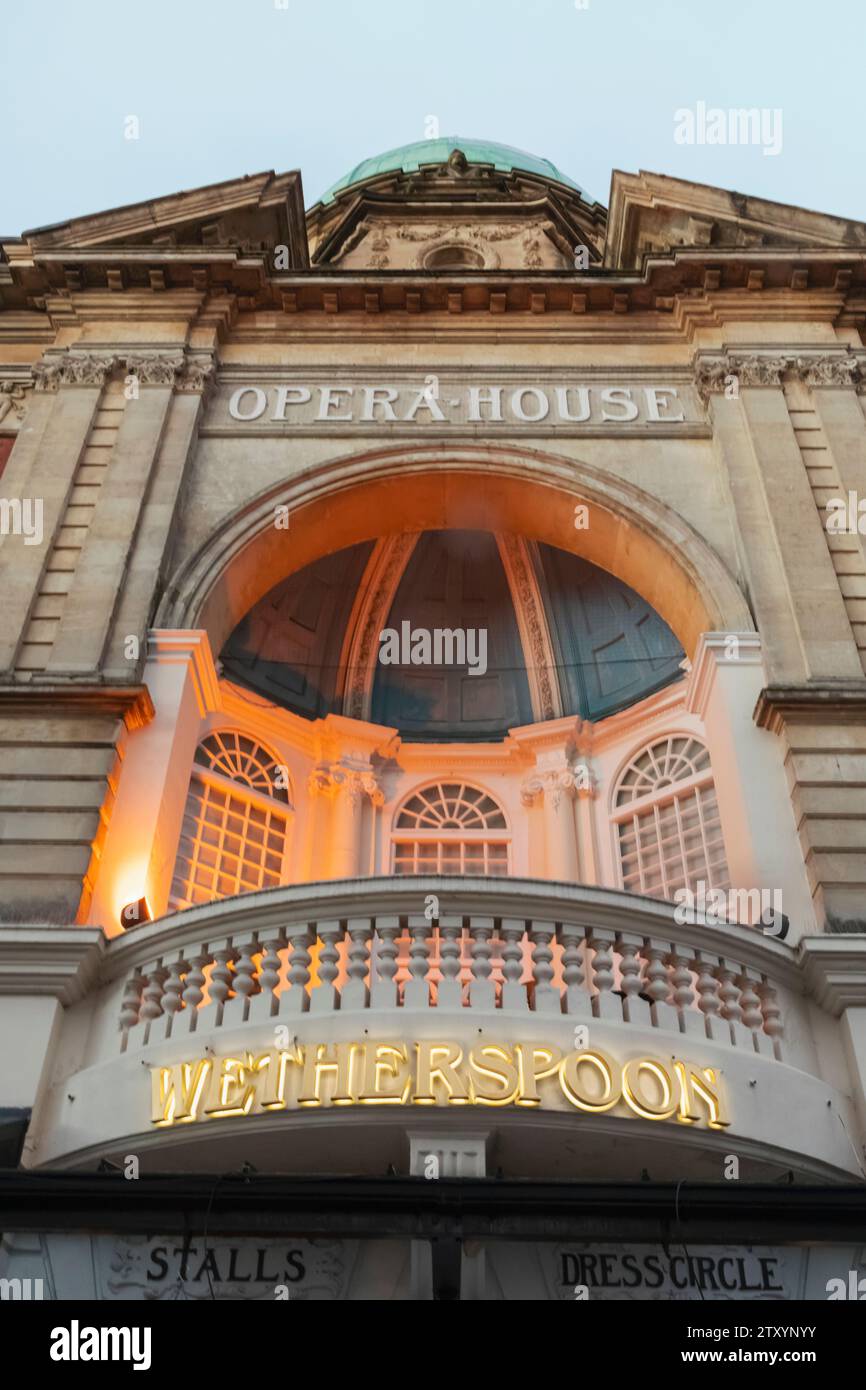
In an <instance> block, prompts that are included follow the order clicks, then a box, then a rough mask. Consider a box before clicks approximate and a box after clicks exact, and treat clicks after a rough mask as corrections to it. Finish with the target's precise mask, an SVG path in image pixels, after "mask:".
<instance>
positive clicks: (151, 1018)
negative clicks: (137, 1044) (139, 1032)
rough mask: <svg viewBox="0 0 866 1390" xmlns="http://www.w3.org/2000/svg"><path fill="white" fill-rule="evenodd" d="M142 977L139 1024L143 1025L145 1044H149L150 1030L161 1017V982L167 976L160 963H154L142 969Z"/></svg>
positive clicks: (166, 971)
mask: <svg viewBox="0 0 866 1390" xmlns="http://www.w3.org/2000/svg"><path fill="white" fill-rule="evenodd" d="M144 975H145V977H146V980H147V983H146V984H145V986H144V990H143V992H142V996H141V1015H140V1018H141V1022H142V1023H143V1024H144V1038H143V1041H144V1042H145V1043H148V1042H150V1030H151V1026H152V1025H153V1023H154V1022H155V1021H156V1019H158V1018H161V1017H162V992H163V982H164V980H165V978H166V976H167V975H168V970H167V969H166V968H165V966H164V965H163V964H162V962H161V961H155V962H154V963H153V964H152V965H146V966H145V967H144Z"/></svg>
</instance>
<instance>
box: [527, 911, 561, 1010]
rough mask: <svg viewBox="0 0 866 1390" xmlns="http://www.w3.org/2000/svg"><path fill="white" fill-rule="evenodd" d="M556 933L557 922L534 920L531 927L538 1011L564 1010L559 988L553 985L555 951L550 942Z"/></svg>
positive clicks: (534, 992)
mask: <svg viewBox="0 0 866 1390" xmlns="http://www.w3.org/2000/svg"><path fill="white" fill-rule="evenodd" d="M555 935H556V923H555V922H533V923H532V925H531V927H530V929H529V939H530V941H531V942H532V978H533V981H534V985H535V988H534V990H533V1004H534V1008H535V1011H536V1013H540V1014H558V1013H560V1012H561V1011H562V1000H561V998H560V995H559V990H558V989H554V987H553V983H552V981H553V952H552V950H551V949H550V943H551V941H552V940H553V938H554V936H555Z"/></svg>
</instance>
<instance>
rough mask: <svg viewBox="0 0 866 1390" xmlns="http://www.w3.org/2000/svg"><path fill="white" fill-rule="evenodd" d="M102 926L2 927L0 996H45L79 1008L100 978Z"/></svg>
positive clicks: (103, 943)
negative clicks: (76, 1004)
mask: <svg viewBox="0 0 866 1390" xmlns="http://www.w3.org/2000/svg"><path fill="white" fill-rule="evenodd" d="M105 948H106V940H105V936H104V934H103V932H102V929H101V928H100V927H65V926H56V927H55V926H49V925H45V926H27V927H19V926H6V925H0V995H4V994H5V995H16V996H19V997H20V996H23V995H41V996H48V997H53V998H55V999H57V1000H58V1001H59V1002H60V1003H61V1004H63V1005H68V1004H74V1003H76V1001H77V1000H79V999H83V998H84V996H85V995H86V994H88V993H89V991H90V990H91V988H92V987H93V985H94V984H95V982H96V981H97V979H98V977H99V972H100V968H101V965H102V961H103V958H104V956H105Z"/></svg>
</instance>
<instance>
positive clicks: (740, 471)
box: [697, 352, 863, 683]
mask: <svg viewBox="0 0 866 1390" xmlns="http://www.w3.org/2000/svg"><path fill="white" fill-rule="evenodd" d="M791 370H797V359H796V357H795V354H794V353H793V352H792V353H791V354H790V355H788V356H778V355H773V354H769V353H767V354H760V353H745V352H744V353H729V354H727V355H726V356H724V357H718V356H716V357H706V356H703V357H699V359H698V362H697V382H698V389H699V390H700V391H701V394H702V395H703V397H704V399H705V400H709V401H711V405H710V411H711V416H712V421H713V431H714V435H715V438H716V440H717V443H718V445H719V448H720V452H721V456H722V460H723V463H724V465H725V468H726V471H727V474H728V479H729V482H730V486H731V494H732V497H733V501H734V506H735V509H736V512H737V528H738V530H739V532H740V554H741V561H742V563H743V567H744V570H745V573H746V576H747V578H748V583H749V590H750V597H751V600H752V603H753V605H754V608H755V613H756V617H757V621H758V625H759V627H760V630H761V632H762V633H764V634H766V641H767V665H768V681H769V682H770V683H773V682H785V683H790V682H796V681H802V680H808V679H823V678H846V677H847V678H862V675H863V671H862V668H861V666H860V661H859V657H858V654H857V648H856V645H855V643H854V637H853V634H852V631H851V624H850V622H849V620H848V615H847V613H846V612H845V606H844V603H843V600H842V594H841V592H840V589H839V582H838V579H837V577H836V572H835V570H834V568H833V564H832V561H831V558H830V554H829V551H828V549H827V544H826V538H825V534H824V528H823V525H822V520H821V517H820V516H819V514H818V511H817V509H816V507H815V500H814V497H813V494H812V487H811V484H810V481H809V477H808V474H807V472H806V469H805V467H804V464H803V458H802V455H801V453H800V448H799V445H798V443H797V437H796V435H795V433H794V428H793V425H792V423H791V418H790V415H789V413H788V405H787V402H786V400H785V395H784V391H783V389H782V380H783V376H784V375H785V373H786V372H789V371H791ZM726 383H728V384H727V385H726ZM726 392H730V394H726Z"/></svg>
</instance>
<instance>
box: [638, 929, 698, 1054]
mask: <svg viewBox="0 0 866 1390" xmlns="http://www.w3.org/2000/svg"><path fill="white" fill-rule="evenodd" d="M641 955H642V956H643V958H644V982H643V992H644V994H646V995H648V996H649V998H650V999H651V1000H652V1003H651V1004H650V1018H651V1020H652V1025H653V1027H654V1028H663V1029H664V1030H665V1032H666V1033H678V1032H679V1031H680V1016H679V1013H678V1012H677V1010H676V1008H675V1006H674V1003H673V999H672V991H671V986H672V979H671V969H670V942H669V941H658V940H656V938H655V937H647V939H646V941H645V942H644V948H643V951H642V952H641ZM702 1031H703V1030H702Z"/></svg>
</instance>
